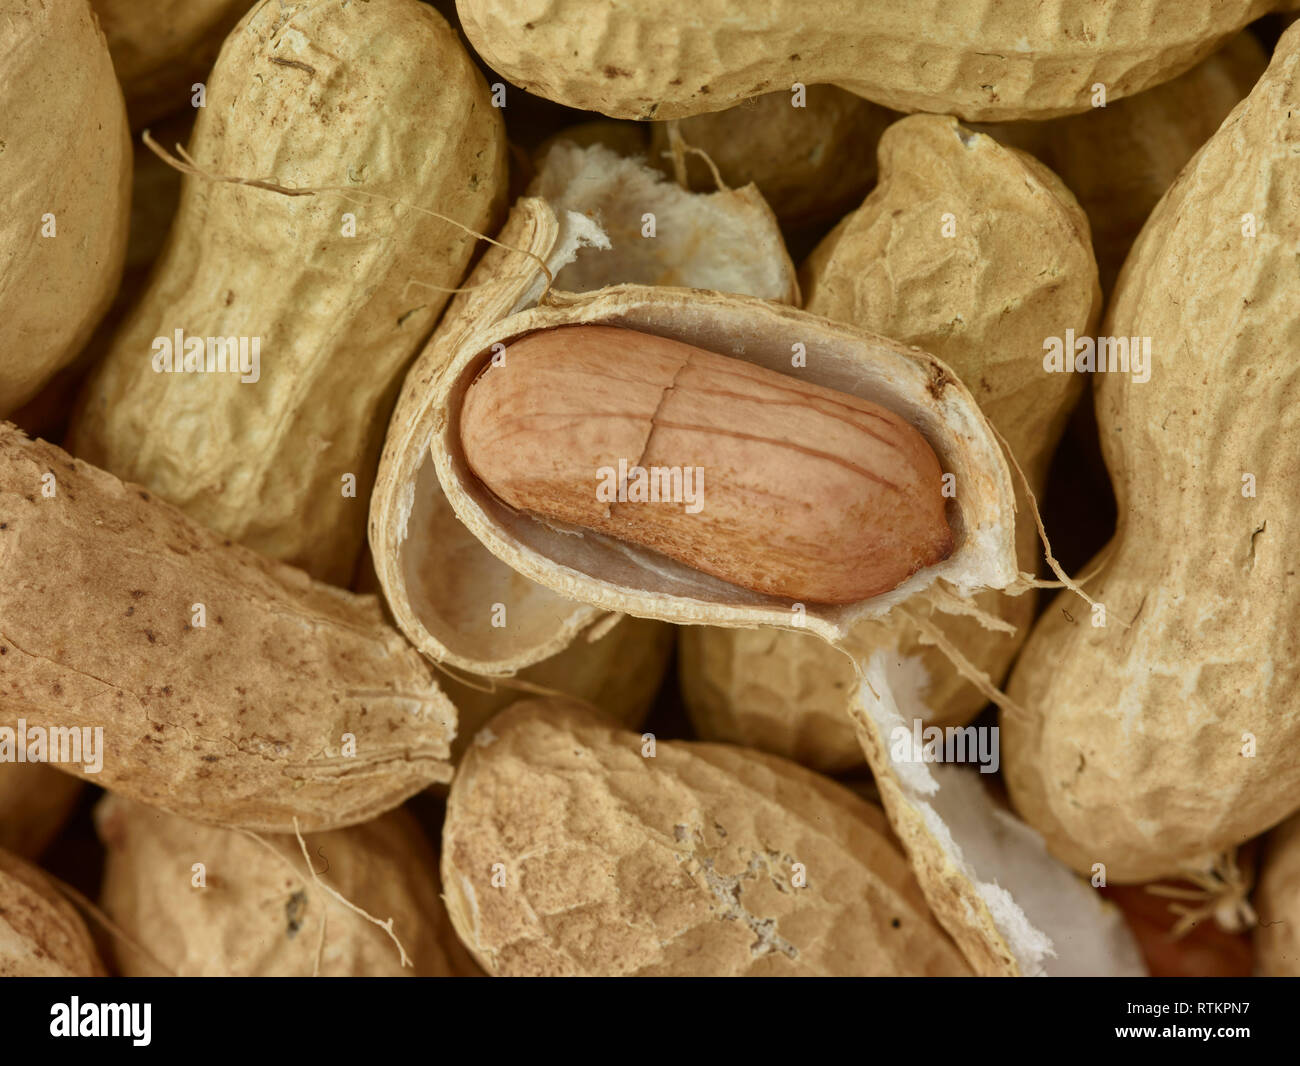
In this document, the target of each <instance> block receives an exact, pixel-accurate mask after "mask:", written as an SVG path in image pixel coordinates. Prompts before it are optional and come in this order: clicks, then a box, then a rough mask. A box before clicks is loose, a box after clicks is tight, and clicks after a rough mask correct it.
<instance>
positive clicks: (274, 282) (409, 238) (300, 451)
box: [70, 0, 506, 585]
mask: <svg viewBox="0 0 1300 1066" xmlns="http://www.w3.org/2000/svg"><path fill="white" fill-rule="evenodd" d="M207 99H208V106H207V107H205V108H203V109H202V110H201V111H200V112H199V117H198V121H197V123H196V125H195V128H194V133H193V135H192V137H191V139H190V146H189V151H190V154H191V155H192V156H193V157H194V159H195V160H196V162H197V164H198V165H199V166H200V167H203V168H204V169H205V170H207V171H209V172H210V173H211V174H215V175H226V176H236V177H241V178H259V179H271V180H273V181H275V182H277V183H279V184H280V185H284V186H291V187H296V188H301V189H307V188H314V189H318V190H320V191H318V192H316V193H314V194H313V195H309V196H292V195H287V194H285V193H283V192H278V191H274V190H270V189H266V188H259V187H252V186H249V185H243V184H236V183H229V182H221V181H215V180H209V179H207V178H203V177H195V176H187V177H186V179H185V182H184V185H183V189H182V193H181V204H180V208H179V211H178V213H177V218H176V222H175V225H174V227H173V230H172V233H171V236H170V238H169V240H168V243H167V247H166V250H165V251H164V253H163V256H162V258H161V259H160V261H159V262H158V264H157V266H156V268H155V271H154V273H153V275H152V282H151V284H150V287H149V289H148V291H147V292H146V293H145V294H144V296H143V297H142V299H141V301H140V303H139V304H138V305H137V306H136V308H135V310H134V311H133V313H132V314H131V316H130V317H129V318H128V319H127V321H126V323H125V324H124V325H123V327H122V329H121V330H120V331H119V332H118V334H117V336H116V338H115V339H114V342H113V345H112V348H111V349H110V351H109V352H108V354H107V356H106V357H105V359H104V361H103V362H102V363H101V365H100V367H99V369H98V371H97V373H96V374H95V375H94V377H92V379H91V381H90V382H89V384H88V386H87V388H86V391H85V394H84V395H83V399H82V410H81V412H80V415H79V418H78V421H77V422H76V424H74V426H73V431H72V434H71V437H70V444H71V450H72V451H73V452H74V453H75V454H77V455H79V456H81V457H83V458H85V459H87V460H88V461H90V462H94V463H96V464H97V465H100V466H103V467H104V468H105V469H108V470H112V471H113V472H114V473H117V474H118V475H119V476H121V477H124V478H127V479H130V480H132V481H138V482H140V483H141V484H144V485H146V486H147V487H149V488H150V489H152V490H153V491H155V492H157V493H158V494H159V495H161V496H163V497H164V498H165V499H167V500H169V501H170V502H172V503H174V504H176V505H177V506H178V507H180V508H181V509H182V510H184V511H185V512H186V513H187V514H189V515H191V516H192V517H194V518H196V519H197V520H198V521H200V522H202V523H203V524H205V525H207V526H209V527H211V528H213V529H216V530H218V531H220V532H222V533H224V534H225V535H227V536H229V537H231V538H232V539H234V540H238V541H240V542H241V543H244V544H247V545H249V546H250V547H253V548H256V549H257V550H259V551H261V552H263V553H264V554H266V555H270V556H271V557H273V558H277V559H283V560H285V561H287V562H291V563H293V564H295V565H299V566H302V567H303V568H304V569H307V570H308V571H309V572H310V573H311V574H312V575H313V576H315V577H319V578H322V579H325V580H329V581H331V582H333V583H335V584H339V585H346V584H347V583H348V582H349V580H350V578H351V575H352V570H353V567H354V565H355V562H356V558H357V554H358V551H359V549H360V546H361V543H362V541H363V539H364V536H365V515H366V500H367V499H368V497H369V493H370V489H371V486H372V484H373V477H374V468H375V465H376V463H377V461H378V457H379V449H380V446H381V444H382V432H383V425H384V419H385V418H386V417H387V414H388V412H389V410H390V408H391V405H392V402H393V400H394V398H395V396H396V392H397V388H398V385H399V380H400V375H401V373H402V372H403V371H404V369H405V368H406V366H407V364H408V363H409V361H410V359H411V358H412V357H413V356H414V354H415V352H416V351H417V350H418V348H419V345H420V344H421V343H422V342H423V340H424V339H425V337H426V336H427V335H428V333H429V331H430V329H431V328H432V326H433V324H434V322H435V320H436V319H437V316H438V313H439V311H440V310H441V308H442V306H443V304H444V303H445V301H446V300H447V298H448V297H447V293H446V292H445V291H443V290H445V289H446V288H448V287H451V286H454V285H456V284H457V282H459V280H460V278H461V274H462V273H463V271H464V269H465V266H466V264H467V263H468V261H469V257H470V255H471V253H472V252H473V250H474V247H475V238H474V237H473V236H472V235H471V234H469V233H466V232H465V231H464V230H463V229H461V228H459V227H457V226H455V225H452V224H451V223H448V222H445V221H442V220H440V219H438V218H435V217H433V216H432V215H431V214H430V213H429V212H438V213H440V214H442V215H446V216H449V217H451V218H453V219H456V220H457V221H459V222H460V223H461V225H463V226H468V227H470V228H471V229H474V230H482V229H484V228H485V227H487V226H489V225H490V224H491V220H492V218H493V212H494V208H495V207H497V206H499V203H500V200H501V198H502V197H503V195H504V189H505V180H506V165H505V162H506V152H505V138H504V132H503V127H502V123H501V117H500V114H499V111H498V110H497V109H495V108H493V107H492V106H491V103H490V100H489V96H488V91H487V87H486V85H485V84H484V82H483V79H482V77H481V75H480V74H479V73H478V71H477V70H476V69H475V68H474V66H473V64H472V62H471V61H470V59H469V57H468V55H466V53H465V51H464V49H463V48H462V46H461V44H460V42H459V41H458V40H457V38H456V35H455V33H454V32H453V31H452V30H451V29H450V27H448V26H447V24H446V23H445V22H444V21H443V20H442V19H441V18H440V17H439V16H438V15H437V14H436V13H435V12H434V11H433V10H432V9H431V8H429V7H427V6H426V5H424V4H420V3H417V2H416V0H372V2H370V3H365V4H333V3H329V4H322V3H309V2H306V0H299V2H296V3H293V4H290V5H288V6H285V7H281V6H280V5H278V4H260V5H258V6H257V7H256V8H254V9H253V10H252V11H250V12H249V13H248V15H247V16H245V18H244V19H243V20H242V21H241V22H240V24H239V26H238V27H237V28H236V29H235V30H234V31H233V32H232V33H231V34H230V36H229V37H228V38H227V41H226V44H225V46H224V47H223V48H222V52H221V55H220V56H219V57H218V59H217V63H216V66H215V68H214V69H213V72H212V77H211V79H210V80H209V83H208V97H207ZM345 216H355V235H354V236H349V235H348V234H347V233H346V232H345V227H347V226H348V225H349V224H350V223H349V220H348V218H347V217H345ZM176 330H183V331H184V334H185V335H186V336H189V337H199V338H206V337H220V338H225V337H235V338H249V339H250V340H249V343H250V344H251V343H252V341H251V339H252V338H259V343H260V346H261V366H260V372H259V373H260V376H259V378H258V380H257V381H255V382H246V381H241V379H240V375H238V374H232V373H229V372H226V373H220V372H212V373H207V374H196V373H158V372H155V370H154V368H153V365H152V360H153V354H154V351H155V349H154V344H155V340H156V338H169V339H170V338H173V337H174V335H175V331H176ZM348 475H352V476H353V477H355V494H352V495H347V494H345V488H349V487H350V485H349V484H347V483H345V478H346V477H347V476H348Z"/></svg>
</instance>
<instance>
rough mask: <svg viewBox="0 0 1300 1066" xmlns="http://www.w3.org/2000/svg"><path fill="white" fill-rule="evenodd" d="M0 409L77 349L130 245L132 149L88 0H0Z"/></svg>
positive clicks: (15, 402) (13, 405)
mask: <svg viewBox="0 0 1300 1066" xmlns="http://www.w3.org/2000/svg"><path fill="white" fill-rule="evenodd" d="M0 56H3V61H2V62H0V113H3V115H4V133H3V136H2V137H0V142H2V144H0V189H3V196H4V203H3V207H0V261H3V263H4V273H3V283H2V284H0V417H2V416H5V415H7V414H9V413H10V412H11V411H14V410H16V409H17V408H19V407H21V406H22V405H23V404H24V403H26V402H27V401H28V400H29V399H31V397H33V396H34V395H36V393H37V392H38V391H40V389H41V387H42V386H43V385H44V384H45V383H46V382H47V381H49V379H50V378H51V377H53V376H54V374H55V373H56V372H57V371H58V370H59V369H60V368H61V367H63V366H65V365H66V364H67V363H68V362H69V361H70V360H71V359H72V358H73V357H74V356H75V355H76V354H77V351H78V350H79V349H80V348H81V346H82V345H83V344H84V343H85V342H86V340H87V338H88V337H89V336H90V335H91V333H92V331H93V330H94V329H95V324H96V322H98V321H99V318H100V316H101V315H102V314H103V313H104V311H105V310H106V309H107V308H108V305H109V302H110V301H111V300H112V299H113V290H114V289H116V288H117V282H118V279H119V278H120V277H121V274H122V257H123V255H124V254H125V252H126V229H127V204H128V200H129V197H130V185H131V145H130V138H129V135H128V132H127V126H126V110H125V108H124V107H123V104H122V90H121V89H120V88H119V87H118V84H117V79H116V78H114V77H113V63H112V60H111V59H109V55H108V49H107V47H106V46H105V44H104V35H103V34H102V33H101V32H100V30H99V27H98V25H97V24H96V21H95V16H94V14H93V13H92V12H91V10H90V5H89V4H88V3H87V2H86V0H62V2H60V3H57V4H51V3H43V2H39V0H0Z"/></svg>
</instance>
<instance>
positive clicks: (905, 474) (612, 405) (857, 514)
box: [460, 326, 952, 603]
mask: <svg viewBox="0 0 1300 1066" xmlns="http://www.w3.org/2000/svg"><path fill="white" fill-rule="evenodd" d="M460 433H461V442H462V444H463V446H464V449H465V456H466V459H467V461H468V462H469V464H470V467H471V469H473V471H474V473H475V474H476V475H477V476H478V477H479V478H480V479H482V481H483V482H484V484H486V485H487V487H488V488H490V489H491V490H492V491H493V492H494V493H495V494H496V495H497V496H499V497H500V498H501V499H502V500H504V501H505V502H506V503H507V504H509V505H510V506H511V507H514V508H517V509H519V510H522V511H528V512H531V513H534V514H537V515H539V516H541V517H543V518H547V519H555V520H559V521H561V522H565V523H570V524H572V525H575V526H581V527H583V528H587V529H594V530H597V531H599V532H603V533H609V534H612V535H613V536H616V537H618V538H619V539H621V540H625V541H629V542H631V543H633V544H639V545H642V546H644V547H647V548H652V549H653V550H655V551H658V552H661V553H662V554H664V555H667V556H669V557H670V558H673V559H677V560H678V561H680V562H684V563H686V564H687V565H689V566H693V567H695V568H696V569H699V570H702V571H704V572H705V573H708V574H712V575H713V576H715V577H720V578H722V579H723V580H724V581H729V582H731V583H733V584H736V585H740V586H742V587H743V588H747V589H752V590H754V591H756V592H764V593H769V594H771V595H776V596H784V597H788V598H790V599H793V600H805V599H806V600H813V601H815V602H819V603H851V602H854V601H856V600H860V599H865V598H866V597H868V596H873V595H877V594H879V593H882V592H886V591H888V590H889V589H892V588H894V587H895V586H897V585H898V584H900V583H901V582H902V581H903V580H904V579H905V578H907V577H909V576H910V575H911V574H914V573H916V571H918V570H920V569H921V568H922V567H925V566H928V565H930V564H932V563H935V562H937V561H939V560H940V559H944V558H946V557H947V555H948V554H949V552H950V551H951V549H952V535H951V533H950V531H949V529H948V524H947V521H946V519H945V517H944V499H943V496H942V493H941V478H942V470H941V469H940V466H939V461H938V459H937V457H936V456H935V454H934V452H933V450H932V449H931V448H930V446H929V445H928V444H927V443H926V441H925V438H924V437H922V436H921V434H920V433H918V432H917V431H916V429H914V428H913V427H912V426H911V425H909V424H908V423H907V422H906V421H905V420H904V419H902V418H900V417H899V416H897V415H895V414H894V413H892V412H891V411H888V410H886V409H885V408H883V407H881V406H879V405H878V404H873V403H869V402H867V401H865V400H861V399H859V398H857V397H855V396H851V395H849V394H847V393H837V392H834V391H832V390H830V389H826V388H823V387H821V386H817V385H811V384H809V383H807V382H805V381H800V380H799V379H797V378H795V377H787V376H783V375H780V374H777V373H774V372H772V371H770V370H766V369H764V368H760V367H755V366H753V365H751V364H749V363H745V362H743V361H740V360H737V359H731V358H728V357H726V356H720V355H716V354H714V353H712V352H708V351H704V350H702V349H699V348H695V347H693V346H691V345H686V344H682V343H681V342H679V341H674V340H668V339H666V338H662V337H655V336H652V335H650V334H646V333H640V332H637V331H633V330H626V329H618V328H615V327H607V326H571V327H561V328H559V329H554V330H549V331H545V332H540V333H534V334H532V335H530V336H527V337H523V338H521V339H519V340H516V341H514V342H513V343H512V344H511V345H510V346H509V348H508V350H507V352H506V355H505V363H504V365H502V366H492V365H489V366H487V367H486V368H485V369H484V370H483V371H482V373H481V374H480V375H479V377H478V378H477V379H476V380H475V381H474V383H473V384H472V385H471V386H470V388H469V390H468V392H467V394H466V397H465V401H464V406H463V408H462V412H461V427H460ZM637 468H642V469H646V470H649V471H651V472H652V476H653V471H654V470H656V469H666V470H670V471H672V470H675V471H677V472H678V474H679V475H682V478H681V483H682V484H685V480H684V479H685V477H686V476H687V474H689V476H691V478H692V480H693V481H694V485H695V488H694V491H695V493H697V494H698V499H696V498H694V497H692V498H689V499H688V498H683V499H680V500H672V499H668V500H644V501H637V500H634V499H632V498H631V496H630V494H629V496H628V498H627V500H626V502H624V501H623V500H618V501H615V502H609V501H608V497H602V496H601V495H600V494H599V493H598V492H597V487H598V486H599V485H600V484H601V481H602V471H620V470H623V469H626V470H634V469H637ZM683 472H686V473H685V474H684V473H683ZM701 479H702V480H701ZM685 491H687V492H689V491H690V490H689V489H687V490H685ZM678 494H679V495H681V494H682V491H681V490H679V492H678ZM692 508H695V509H694V510H692Z"/></svg>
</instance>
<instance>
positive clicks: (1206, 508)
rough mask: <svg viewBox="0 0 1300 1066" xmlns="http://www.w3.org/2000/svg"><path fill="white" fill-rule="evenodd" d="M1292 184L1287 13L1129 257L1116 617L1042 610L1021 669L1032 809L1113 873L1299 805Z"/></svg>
mask: <svg viewBox="0 0 1300 1066" xmlns="http://www.w3.org/2000/svg"><path fill="white" fill-rule="evenodd" d="M1297 203H1300V29H1296V28H1295V27H1293V28H1292V29H1291V30H1289V31H1288V32H1287V34H1286V35H1285V36H1283V38H1282V39H1281V41H1279V43H1278V46H1277V50H1276V52H1275V53H1274V56H1273V60H1272V63H1271V64H1270V66H1269V68H1268V71H1267V72H1266V73H1265V74H1264V76H1263V78H1261V79H1260V81H1259V83H1258V84H1257V85H1256V87H1255V89H1254V91H1253V92H1252V93H1251V94H1250V96H1249V97H1248V98H1247V100H1246V101H1245V102H1243V103H1242V104H1241V105H1240V106H1239V107H1237V108H1236V109H1235V110H1234V111H1233V113H1232V114H1231V115H1230V116H1229V117H1228V119H1227V121H1226V122H1225V123H1224V124H1223V126H1222V127H1221V128H1220V129H1219V131H1218V132H1217V133H1216V134H1215V135H1214V136H1213V137H1212V138H1211V139H1210V140H1209V142H1207V144H1206V145H1205V147H1204V148H1202V149H1201V151H1200V152H1199V153H1198V154H1197V155H1196V157H1195V158H1194V159H1193V160H1192V161H1191V162H1190V163H1189V164H1188V166H1187V167H1186V169H1184V170H1183V172H1182V174H1180V175H1179V178H1178V180H1177V181H1176V182H1175V183H1174V185H1173V187H1172V188H1171V189H1170V190H1169V192H1168V193H1167V194H1166V195H1165V197H1164V199H1162V200H1161V201H1160V204H1159V205H1158V206H1157V207H1156V209H1155V211H1154V212H1153V213H1152V215H1151V218H1150V219H1149V220H1148V221H1147V224H1146V226H1145V228H1144V229H1143V231H1142V234H1141V236H1140V237H1139V238H1138V241H1137V244H1136V245H1135V246H1134V248H1133V251H1132V252H1131V253H1130V255H1129V258H1128V261H1127V262H1126V263H1125V266H1124V270H1123V272H1122V273H1121V274H1120V278H1119V282H1118V284H1117V286H1116V291H1115V297H1114V300H1113V302H1112V304H1111V307H1110V310H1109V311H1108V314H1107V320H1106V323H1105V324H1104V326H1103V332H1104V333H1105V334H1107V335H1112V336H1123V337H1147V338H1150V340H1151V347H1152V364H1153V365H1152V368H1151V375H1150V380H1149V381H1147V382H1145V383H1139V382H1136V381H1134V380H1133V378H1132V375H1128V374H1122V373H1110V374H1103V375H1098V381H1097V383H1096V384H1097V420H1098V424H1099V428H1100V433H1101V441H1102V447H1103V451H1104V454H1105V458H1106V465H1107V468H1108V469H1109V470H1110V474H1111V479H1112V481H1113V482H1114V486H1115V494H1116V498H1117V502H1118V506H1119V521H1118V527H1117V530H1116V535H1115V538H1114V540H1113V541H1112V543H1111V544H1109V545H1108V546H1107V548H1106V549H1104V551H1103V553H1102V555H1101V556H1100V558H1099V560H1098V562H1099V563H1100V572H1099V573H1098V575H1097V576H1096V577H1095V578H1094V579H1093V580H1092V581H1091V582H1090V583H1089V585H1088V590H1089V595H1091V596H1092V597H1093V599H1094V600H1096V601H1097V602H1099V603H1101V604H1104V606H1105V609H1106V619H1105V621H1106V624H1105V625H1104V626H1098V625H1094V624H1092V619H1091V615H1090V613H1089V612H1086V611H1079V610H1078V609H1077V607H1076V606H1075V604H1076V603H1077V601H1072V602H1071V603H1070V604H1065V603H1059V604H1057V605H1055V606H1053V607H1052V608H1050V609H1049V610H1048V611H1047V612H1046V613H1045V614H1044V615H1043V617H1042V619H1041V620H1040V621H1039V623H1038V625H1037V626H1036V627H1035V629H1034V631H1033V633H1032V634H1031V636H1030V639H1029V641H1028V643H1027V644H1026V645H1025V649H1024V651H1023V652H1022V654H1021V658H1020V660H1019V662H1018V663H1017V666H1016V669H1015V671H1014V672H1013V674H1012V677H1011V684H1010V695H1011V696H1012V698H1013V699H1014V700H1016V702H1017V703H1019V704H1020V706H1021V707H1023V708H1024V709H1025V711H1026V712H1027V713H1026V714H1025V715H1019V714H1016V715H1012V714H1004V715H1003V719H1002V723H1003V751H1004V768H1005V771H1006V777H1007V784H1008V787H1009V789H1010V792H1011V796H1012V800H1013V802H1014V803H1015V805H1016V807H1017V809H1018V810H1019V811H1020V812H1021V814H1022V815H1023V817H1024V818H1025V819H1026V820H1027V821H1028V822H1029V823H1030V824H1031V825H1033V826H1035V827H1036V828H1037V829H1038V830H1039V831H1040V832H1042V833H1043V835H1044V836H1045V837H1046V839H1047V841H1048V845H1049V847H1050V848H1051V849H1052V850H1053V851H1054V852H1055V853H1056V854H1057V855H1059V856H1060V857H1061V858H1063V859H1064V860H1065V861H1067V862H1068V863H1070V865H1072V866H1073V867H1074V868H1075V869H1077V870H1080V871H1084V870H1088V869H1090V868H1091V867H1092V865H1093V864H1094V863H1104V864H1105V866H1106V869H1107V871H1108V878H1109V879H1110V880H1111V881H1121V882H1122V881H1146V880H1153V879H1156V878H1159V877H1163V876H1168V875H1173V874H1177V873H1179V872H1180V871H1181V870H1185V869H1188V868H1189V867H1202V866H1203V865H1204V864H1205V863H1206V861H1207V860H1208V859H1209V858H1210V857H1211V856H1213V855H1214V854H1216V853H1218V852H1220V851H1223V850H1225V849H1227V848H1230V847H1232V846H1234V845H1236V844H1240V843H1242V842H1244V841H1246V840H1248V839H1250V838H1251V837H1254V836H1258V835H1259V834H1260V833H1261V832H1263V831H1264V830H1265V829H1267V828H1269V827H1270V826H1271V825H1274V824H1276V823H1277V822H1279V821H1281V820H1282V819H1283V818H1285V817H1286V816H1287V815H1288V814H1290V813H1292V812H1293V811H1295V810H1296V809H1297V807H1300V763H1297V761H1296V759H1295V757H1294V753H1295V750H1296V748H1297V745H1300V703H1297V695H1296V693H1297V692H1300V655H1298V654H1297V645H1298V643H1300V612H1298V611H1297V603H1298V602H1300V601H1298V600H1297V598H1296V595H1295V589H1294V586H1295V582H1294V580H1293V579H1292V574H1293V567H1294V559H1295V557H1296V554H1297V551H1298V550H1300V525H1297V521H1296V518H1295V516H1296V515H1300V482H1297V480H1296V478H1295V475H1294V469H1293V465H1294V464H1293V462H1292V456H1293V455H1294V454H1295V451H1296V449H1297V447H1300V428H1297V426H1296V425H1295V424H1294V420H1293V419H1292V417H1291V414H1290V413H1291V411H1292V410H1293V409H1294V407H1295V397H1294V393H1295V374H1294V370H1293V363H1294V355H1295V352H1296V351H1297V350H1300V302H1298V301H1297V299H1296V284H1295V266H1296V248H1297V246H1300V218H1298V216H1297V214H1296V212H1295V210H1294V205H1295V204H1297ZM1251 233H1253V234H1254V235H1251ZM1248 475H1249V476H1248ZM1252 486H1253V487H1252ZM1062 607H1070V608H1072V609H1071V611H1070V613H1069V614H1068V615H1067V614H1066V613H1065V612H1064V611H1062V610H1061V608H1062Z"/></svg>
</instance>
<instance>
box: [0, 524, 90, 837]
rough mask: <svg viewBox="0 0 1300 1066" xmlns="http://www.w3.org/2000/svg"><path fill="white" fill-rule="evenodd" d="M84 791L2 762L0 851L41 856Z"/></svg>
mask: <svg viewBox="0 0 1300 1066" xmlns="http://www.w3.org/2000/svg"><path fill="white" fill-rule="evenodd" d="M0 521H3V519H0ZM2 628H3V627H2V626H0V629H2ZM81 789H82V784H81V782H80V781H79V780H77V778H75V777H73V776H72V775H71V774H67V773H64V772H63V771H62V770H59V769H57V768H55V767H54V766H51V765H46V764H43V763H17V762H3V763H0V848H3V849H4V850H6V851H11V852H13V853H14V854H15V855H19V856H21V857H22V858H25V859H34V858H36V857H37V856H39V855H40V854H41V852H42V851H44V850H45V848H46V846H47V845H48V844H49V843H50V841H52V840H53V839H54V837H55V836H56V835H57V834H58V832H59V830H60V829H62V828H63V824H64V822H66V821H67V819H68V815H70V814H71V813H72V808H73V807H74V806H75V805H76V802H77V797H78V796H79V795H80V794H81Z"/></svg>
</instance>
